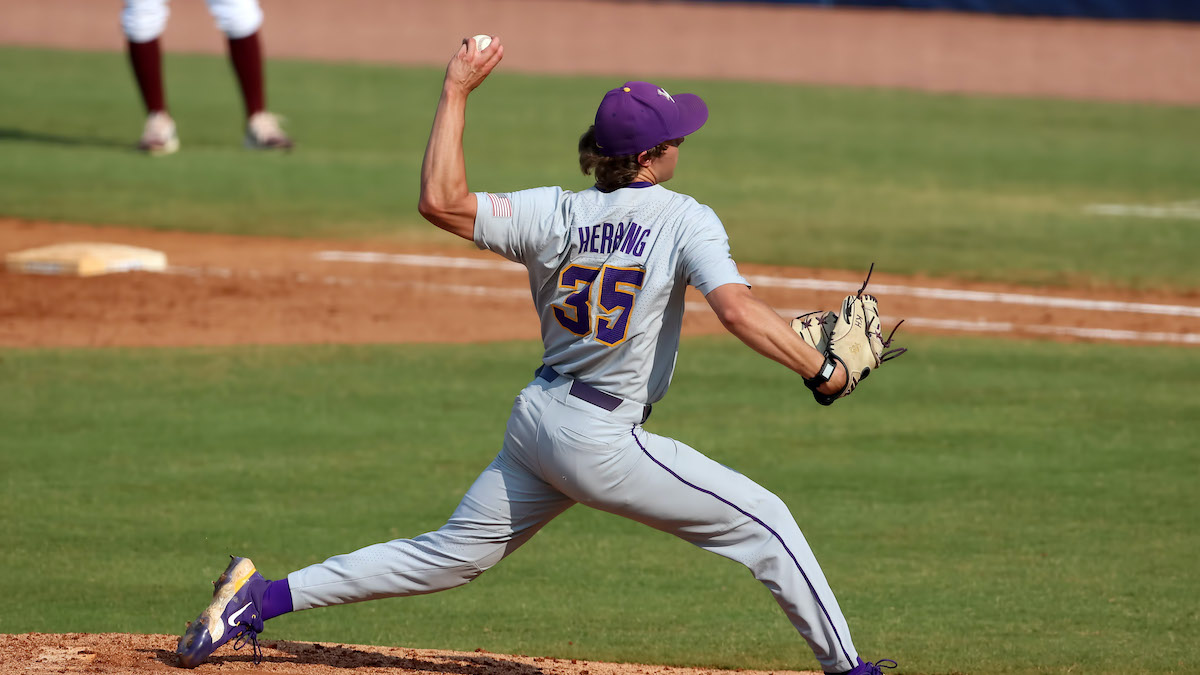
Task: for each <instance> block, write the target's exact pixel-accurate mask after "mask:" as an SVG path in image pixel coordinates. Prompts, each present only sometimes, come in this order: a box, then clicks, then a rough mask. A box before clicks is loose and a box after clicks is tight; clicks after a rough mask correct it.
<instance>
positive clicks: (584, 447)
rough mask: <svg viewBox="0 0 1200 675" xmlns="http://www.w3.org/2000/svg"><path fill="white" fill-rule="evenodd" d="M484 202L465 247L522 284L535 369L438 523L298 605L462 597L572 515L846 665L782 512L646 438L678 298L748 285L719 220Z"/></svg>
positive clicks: (512, 200)
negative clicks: (710, 576) (751, 594)
mask: <svg viewBox="0 0 1200 675" xmlns="http://www.w3.org/2000/svg"><path fill="white" fill-rule="evenodd" d="M635 185H636V184H635ZM477 200H478V206H479V209H478V214H477V216H476V219H475V242H476V244H477V245H479V246H480V247H482V248H487V249H490V250H492V251H495V252H497V253H499V254H501V255H503V256H505V257H507V258H509V259H511V260H515V261H518V262H520V263H523V264H524V265H525V266H526V267H527V268H528V270H529V282H530V289H531V291H532V293H533V297H534V300H535V303H536V307H537V311H538V312H539V315H540V318H541V330H542V339H543V341H544V343H545V354H544V356H543V365H542V367H541V368H539V370H538V373H537V375H536V376H535V377H534V379H533V381H531V382H530V383H529V384H528V385H527V386H526V387H525V388H524V389H523V390H522V391H521V393H520V394H519V395H518V396H517V398H516V401H515V402H514V404H513V408H512V414H511V415H510V417H509V420H508V425H507V428H506V430H505V435H504V440H503V444H502V446H501V449H500V452H499V454H497V456H496V458H495V459H494V460H493V461H492V463H491V464H490V465H489V466H488V467H487V468H486V469H485V470H484V471H483V473H482V474H481V475H480V476H479V477H478V478H477V479H476V480H475V482H474V484H472V485H471V487H470V489H468V490H467V493H466V495H465V496H464V497H463V499H462V501H461V502H460V503H459V505H458V508H457V509H456V510H455V511H454V513H453V514H452V515H451V517H450V520H449V521H448V522H447V523H446V524H445V525H443V526H442V527H441V528H439V529H438V530H436V531H434V532H429V533H426V534H423V535H420V536H418V537H414V538H412V539H397V540H395V541H390V542H386V543H382V544H375V545H372V546H367V547H366V548H362V549H359V550H358V551H355V552H353V553H348V554H345V555H340V556H335V557H333V558H330V559H329V560H326V561H325V562H323V563H320V564H317V565H312V566H310V567H307V568H305V569H302V570H299V571H296V572H292V573H291V574H290V575H288V583H289V585H290V587H291V593H292V605H293V608H294V609H296V610H302V609H308V608H312V607H321V606H327V605H336V604H344V603H349V602H358V601H361V600H369V599H373V598H380V597H394V596H407V595H415V594H420V593H432V592H436V591H440V590H444V589H447V588H453V587H455V586H460V585H462V584H465V583H467V582H469V581H471V580H472V579H474V578H475V577H477V576H478V575H480V574H482V573H483V572H484V571H486V570H487V569H488V568H490V567H491V566H493V565H495V564H496V563H498V562H499V561H500V560H501V559H503V558H504V557H505V556H506V555H508V554H509V553H512V552H513V551H515V550H516V549H517V548H518V547H519V546H520V545H521V544H523V543H524V542H526V541H528V540H529V538H530V537H532V536H533V535H534V534H535V533H537V531H538V530H540V529H541V528H542V526H544V525H545V524H546V523H548V522H549V521H550V520H551V519H553V518H554V517H555V516H557V515H558V514H560V513H562V512H563V511H565V510H566V509H567V508H569V507H571V506H572V505H574V504H576V503H581V504H585V505H587V506H591V507H593V508H597V509H601V510H604V511H608V512H610V513H615V514H618V515H621V516H624V517H627V518H630V519H633V520H636V521H638V522H641V523H645V524H646V525H649V526H651V527H653V528H656V529H659V530H662V531H664V532H669V533H671V534H674V535H676V536H678V537H680V538H682V539H684V540H686V541H689V542H691V543H693V544H695V545H696V546H699V547H701V548H703V549H705V550H708V551H712V552H714V553H716V554H718V555H722V556H725V557H727V558H730V559H732V560H736V561H738V562H740V563H742V564H743V565H745V566H746V567H747V568H749V569H750V571H751V572H752V573H753V574H754V576H755V578H757V579H758V580H759V581H761V582H762V583H763V584H764V585H765V586H766V587H767V588H768V589H769V590H770V591H771V593H772V594H773V595H774V597H775V599H776V601H777V602H778V603H779V605H780V607H782V608H783V610H784V612H785V613H786V614H787V616H788V618H789V620H790V621H791V622H792V624H793V625H794V626H795V627H796V629H797V630H798V631H799V632H800V634H801V635H803V637H804V638H805V639H806V640H807V641H808V644H809V646H810V648H811V649H812V651H813V653H814V655H815V656H816V657H817V660H818V661H819V662H820V663H821V665H822V667H823V668H824V670H825V671H826V672H835V673H836V672H844V671H848V670H850V669H851V668H853V667H855V666H856V665H857V664H858V663H859V661H858V655H857V652H856V651H855V649H854V645H853V644H852V642H851V639H850V631H849V628H848V627H847V625H846V621H845V618H844V617H843V616H842V613H841V610H840V609H839V607H838V604H837V601H836V600H835V599H834V596H833V593H832V591H831V590H830V588H829V586H828V584H827V583H826V581H825V577H824V574H823V573H822V571H821V568H820V566H819V565H818V564H817V561H816V559H815V557H814V556H813V554H812V551H811V550H810V549H809V547H808V543H807V542H806V541H805V539H804V535H803V534H802V533H801V531H800V528H799V527H798V526H797V525H796V522H795V519H794V518H793V517H792V515H791V513H790V512H789V511H788V508H787V506H786V505H785V504H784V503H783V501H782V500H780V499H779V498H778V497H776V496H775V495H774V494H772V493H770V492H769V491H767V490H766V489H764V488H763V487H761V486H759V485H758V484H756V483H755V482H754V481H752V480H750V479H749V478H747V477H746V476H743V475H742V474H740V473H738V472H736V471H734V470H732V469H730V468H728V467H726V466H724V465H722V464H719V463H717V462H715V461H713V460H711V459H709V458H708V457H706V456H704V455H703V454H701V453H699V452H697V451H696V450H694V449H692V448H691V447H689V446H687V445H685V444H683V443H680V442H679V441H676V440H674V439H671V438H668V437H666V436H661V435H658V434H654V433H651V432H648V431H646V430H645V429H644V428H643V427H642V422H643V421H644V420H645V417H646V415H647V414H648V404H650V403H653V402H655V401H657V400H658V399H660V398H661V397H662V396H663V394H664V393H665V392H666V390H667V386H668V384H669V383H670V379H671V373H672V371H673V369H674V364H675V357H676V353H677V347H678V344H679V330H680V323H681V319H682V314H683V295H684V290H685V289H686V287H687V286H688V285H689V284H690V285H692V286H695V287H696V288H698V289H699V290H700V291H702V292H704V293H708V292H710V291H711V290H712V289H714V288H717V287H718V286H721V285H724V284H730V283H741V284H744V283H745V280H744V279H743V278H742V277H741V276H740V275H739V274H738V272H737V267H736V265H734V263H733V260H732V259H731V258H730V255H729V246H728V241H727V238H726V234H725V230H724V228H723V227H722V225H721V223H720V221H719V220H718V219H717V217H716V215H715V214H714V213H713V212H712V210H711V209H709V208H708V207H705V206H703V205H701V204H698V203H697V202H696V201H695V200H693V199H692V198H690V197H687V196H684V195H680V194H677V193H674V192H671V191H670V190H667V189H665V188H663V187H661V186H649V185H646V186H645V187H635V186H630V187H626V188H622V189H619V190H616V191H614V192H611V193H604V192H600V191H599V190H596V189H594V188H593V189H590V190H585V191H583V192H578V193H572V192H565V191H563V190H561V189H558V188H539V189H533V190H525V191H521V192H514V193H510V194H488V193H480V194H478V195H477Z"/></svg>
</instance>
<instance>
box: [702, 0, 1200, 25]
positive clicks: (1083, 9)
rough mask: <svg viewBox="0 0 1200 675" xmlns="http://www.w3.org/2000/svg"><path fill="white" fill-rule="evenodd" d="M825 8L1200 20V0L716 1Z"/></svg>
mask: <svg viewBox="0 0 1200 675" xmlns="http://www.w3.org/2000/svg"><path fill="white" fill-rule="evenodd" d="M716 1H718V2H760V3H763V2H765V3H772V4H792V5H821V6H825V7H887V8H892V9H941V10H951V11H964V12H984V13H988V14H1023V15H1027V16H1057V17H1067V16H1076V17H1091V18H1096V19H1155V20H1167V21H1200V0H716Z"/></svg>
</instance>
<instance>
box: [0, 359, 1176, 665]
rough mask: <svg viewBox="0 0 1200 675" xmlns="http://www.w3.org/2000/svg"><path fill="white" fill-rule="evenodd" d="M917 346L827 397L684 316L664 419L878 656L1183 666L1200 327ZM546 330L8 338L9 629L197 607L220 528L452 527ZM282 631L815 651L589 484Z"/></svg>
mask: <svg viewBox="0 0 1200 675" xmlns="http://www.w3.org/2000/svg"><path fill="white" fill-rule="evenodd" d="M912 345H913V347H914V350H913V353H912V354H910V355H909V356H906V357H905V359H903V360H901V361H898V362H896V363H895V365H894V366H889V367H894V371H893V373H892V374H891V375H883V376H880V377H877V378H872V380H871V386H868V387H864V389H863V390H862V392H859V393H856V394H855V397H856V400H854V401H852V402H849V403H843V404H839V405H835V406H833V407H832V408H828V409H825V408H820V407H819V406H817V405H815V404H814V403H812V401H811V400H809V399H808V397H807V396H806V395H805V394H806V392H805V391H804V390H803V389H802V388H800V387H798V386H797V381H796V380H795V378H792V377H790V376H788V375H787V373H785V372H784V371H783V370H782V369H781V368H779V367H778V366H776V365H774V364H772V363H769V362H767V361H765V360H764V359H761V358H760V357H758V356H757V355H755V354H753V353H752V352H750V351H749V350H748V349H746V348H744V347H742V346H741V345H740V344H738V343H737V342H736V341H733V340H732V339H717V338H711V339H694V340H689V341H687V342H686V343H685V344H684V347H683V349H682V352H681V357H680V370H679V373H678V376H677V378H676V383H675V387H674V388H673V390H672V393H671V394H670V395H669V396H668V397H667V399H665V400H664V402H663V403H662V404H661V405H659V406H657V409H656V411H655V415H654V418H653V419H652V420H651V422H650V423H649V425H648V428H650V429H652V430H654V431H657V432H659V433H667V434H669V435H673V436H675V437H677V438H679V439H680V440H683V441H685V442H689V443H691V444H692V445H694V446H696V447H698V448H700V449H702V450H703V451H705V452H707V453H708V454H710V455H711V456H712V457H713V458H715V459H717V460H718V461H721V462H723V463H726V464H729V465H731V466H733V467H734V468H736V469H738V470H739V471H742V472H744V473H746V474H747V475H749V476H751V477H752V478H755V479H757V480H759V481H760V482H762V483H763V484H764V485H765V486H767V487H768V488H770V489H772V490H773V491H775V492H776V493H777V494H779V495H780V496H782V497H783V498H784V499H785V500H786V501H787V502H788V503H789V505H791V507H792V509H793V512H794V514H795V515H796V517H797V520H798V521H799V522H800V523H801V525H802V527H803V528H804V530H805V533H806V535H807V536H808V538H809V540H810V542H811V544H812V546H813V548H814V550H815V551H816V552H817V554H818V557H819V559H820V560H821V561H822V564H823V566H824V568H825V571H826V573H827V575H828V577H829V579H830V582H831V584H832V585H833V587H834V589H835V591H836V592H837V593H838V596H839V600H840V602H841V603H842V605H843V608H844V610H845V612H846V613H847V615H848V617H849V619H850V621H851V625H852V627H853V630H854V631H855V633H854V635H855V640H856V643H857V644H858V646H859V648H860V649H861V650H862V651H863V653H864V654H865V655H866V656H868V657H872V656H873V657H885V656H886V657H891V658H895V659H897V660H898V661H900V662H901V663H902V664H903V665H904V666H905V672H910V673H912V672H918V673H954V672H958V673H1067V672H1079V671H1083V672H1089V673H1122V674H1128V673H1139V672H1147V673H1148V672H1186V671H1187V669H1188V668H1190V666H1189V665H1188V663H1190V659H1191V657H1192V655H1193V653H1194V645H1195V644H1196V642H1197V640H1200V622H1197V618H1200V617H1197V610H1196V605H1195V602H1194V600H1195V597H1196V594H1197V591H1200V588H1198V586H1197V581H1196V577H1195V574H1194V567H1195V559H1196V555H1197V553H1200V534H1198V531H1197V528H1196V527H1195V525H1196V514H1197V513H1198V512H1200V497H1198V496H1197V492H1196V490H1195V489H1194V485H1193V483H1194V482H1195V466H1196V459H1197V456H1196V446H1195V436H1196V422H1195V419H1197V414H1196V413H1197V410H1196V399H1195V396H1194V383H1195V381H1196V379H1197V378H1198V377H1200V366H1198V365H1197V362H1196V360H1195V356H1194V354H1193V353H1192V352H1191V351H1190V350H1184V349H1169V348H1159V349H1144V350H1139V351H1138V352H1136V353H1137V355H1138V357H1139V358H1137V359H1136V362H1137V363H1138V369H1139V372H1140V373H1141V375H1142V376H1143V377H1142V378H1138V379H1131V378H1127V377H1120V378H1117V377H1116V374H1118V373H1128V372H1129V368H1130V363H1131V354H1133V352H1132V351H1131V350H1128V349H1125V348H1121V347H1116V346H1103V345H1061V344H1022V343H1018V342H992V341H983V340H979V341H953V340H943V339H917V340H913V341H912ZM539 356H540V352H539V349H538V345H536V344H534V343H530V342H519V343H506V344H499V345H495V346H492V347H489V348H488V349H486V350H484V349H479V350H471V351H467V350H463V349H461V348H459V347H434V346H423V347H422V346H415V347H414V346H408V347H405V346H389V347H303V348H301V347H297V348H272V349H268V348H233V349H161V350H140V351H139V350H99V351H56V350H54V351H51V350H47V351H8V352H5V353H4V354H3V359H2V361H0V428H3V429H5V430H6V433H5V434H4V435H3V437H0V476H2V477H3V478H2V479H0V480H2V485H3V491H2V493H0V512H3V513H4V514H5V515H4V519H3V523H4V530H5V532H4V541H5V546H4V547H3V548H2V549H0V566H2V567H3V569H4V570H5V574H4V575H3V577H0V594H2V596H3V597H4V598H5V603H4V609H3V611H0V632H5V633H13V632H25V631H39V632H60V631H62V632H68V631H71V632H73V631H134V632H153V633H175V632H177V631H178V630H179V629H180V628H181V627H182V624H183V622H184V621H186V620H188V619H190V618H192V617H193V615H194V614H195V613H197V612H198V611H199V610H200V609H201V608H202V607H203V605H204V604H205V602H206V592H207V586H208V583H207V582H208V580H209V578H210V577H215V575H216V573H217V572H219V570H220V568H221V567H222V566H223V562H222V559H223V558H224V556H225V555H226V554H227V553H231V552H233V553H239V554H245V555H250V556H252V557H253V558H254V559H255V560H256V562H257V563H258V564H259V567H260V568H261V569H263V570H264V573H266V574H267V575H268V576H272V575H276V576H277V575H282V574H284V573H286V572H288V571H290V570H292V569H295V568H298V567H301V566H304V565H306V564H309V563H312V562H317V561H320V560H323V559H324V558H325V557H327V556H329V555H333V554H336V553H342V552H346V551H349V550H352V549H354V548H357V547H359V546H362V545H366V544H370V543H374V542H376V541H383V540H387V539H391V538H396V537H406V536H414V535H416V534H419V533H421V532H424V531H426V530H429V529H434V528H436V527H438V526H439V525H440V524H441V523H442V522H444V519H445V518H446V517H447V516H448V515H449V513H450V511H451V510H452V509H453V507H454V506H455V504H456V503H457V501H458V498H459V496H460V495H461V493H462V491H464V490H465V489H466V487H467V486H468V485H469V484H470V482H471V481H472V480H473V479H474V477H475V475H476V474H477V473H478V471H480V470H482V468H483V467H484V466H485V465H486V464H487V462H488V461H489V460H490V458H491V456H492V455H493V454H494V453H495V451H496V450H497V449H498V443H499V440H500V438H501V435H502V432H503V425H504V420H505V418H506V417H507V412H508V406H509V404H510V401H511V399H512V396H513V395H515V392H516V391H517V390H518V389H519V388H520V387H521V386H522V385H523V384H524V383H525V382H526V381H527V380H528V378H529V375H530V372H531V369H532V365H533V364H535V363H536V362H537V360H538V358H539ZM467 372H469V373H472V375H471V376H470V377H465V376H460V375H459V374H460V373H467ZM1047 376H1049V377H1047ZM1115 379H1120V380H1121V382H1120V384H1119V386H1118V385H1115V384H1114V380H1115ZM431 383H436V385H433V384H431ZM268 630H269V632H268V633H267V634H266V637H269V638H275V639H293V640H324V641H344V642H351V643H374V644H389V645H405V646H414V647H441V648H454V649H463V650H471V649H475V648H476V647H482V648H484V649H487V650H490V651H497V652H502V653H526V654H541V655H556V656H560V657H569V658H575V657H579V658H587V659H605V660H618V661H634V662H661V663H688V664H703V665H708V666H722V667H730V668H732V667H743V668H772V669H773V668H784V667H790V668H808V667H813V666H815V661H813V660H812V656H811V654H810V653H809V652H808V651H807V648H806V647H805V646H804V643H803V642H802V641H801V640H800V639H799V637H798V636H797V635H796V634H795V633H794V632H793V631H792V629H791V627H790V626H789V625H788V624H787V621H786V620H785V618H784V617H783V614H782V613H781V612H780V611H779V609H778V608H777V607H776V606H775V603H774V602H773V601H772V599H771V598H770V596H769V595H768V593H767V592H766V591H765V589H763V588H762V587H761V586H759V585H758V584H757V583H756V582H755V581H754V580H753V579H752V578H751V577H750V575H749V574H748V573H746V572H745V571H744V570H743V569H742V568H741V567H739V566H738V565H736V564H733V563H730V562H728V561H725V560H724V559H721V558H718V557H716V556H712V555H709V554H706V553H704V552H702V551H699V550H698V549H694V548H692V547H691V546H690V545H687V544H684V543H682V542H680V541H677V540H674V539H673V538H671V537H669V536H666V535H663V534H661V533H658V532H655V531H652V530H650V529H648V528H645V527H643V526H640V525H637V524H634V523H631V522H627V521H623V520H621V519H618V518H616V517H614V516H610V515H607V514H601V513H599V512H593V511H589V510H587V509H585V508H584V507H576V508H574V509H572V510H571V511H569V512H568V513H567V514H565V515H564V516H562V517H561V518H560V519H559V520H557V521H555V522H554V523H552V524H551V525H550V526H549V527H548V528H547V529H546V530H545V531H544V532H542V533H541V534H539V535H538V536H537V537H536V538H534V540H533V541H532V542H530V543H529V544H528V545H527V546H526V547H525V548H524V549H522V550H521V551H519V552H517V553H516V554H514V555H513V556H512V557H511V558H509V559H508V560H506V561H504V562H503V563H501V564H500V565H499V566H498V567H497V568H495V569H494V570H492V571H490V572H488V573H487V574H485V575H484V576H483V577H481V578H480V579H479V580H478V581H476V582H474V583H472V584H471V585H469V586H467V587H466V588H462V589H455V590H453V591H449V592H446V593H442V594H437V595H433V596H423V597H417V598H409V599H396V600H384V601H377V602H372V603H365V604H362V605H355V606H346V607H337V608H327V609H320V610H314V611H310V612H302V613H298V614H294V615H288V616H285V617H282V618H280V619H279V620H277V621H274V622H272V623H271V624H270V626H269V627H268Z"/></svg>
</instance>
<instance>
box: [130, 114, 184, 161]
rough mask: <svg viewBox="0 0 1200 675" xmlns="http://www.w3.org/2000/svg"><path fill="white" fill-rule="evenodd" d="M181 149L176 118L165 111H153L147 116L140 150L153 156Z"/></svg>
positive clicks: (139, 143)
mask: <svg viewBox="0 0 1200 675" xmlns="http://www.w3.org/2000/svg"><path fill="white" fill-rule="evenodd" d="M178 149H179V136H178V135H177V134H176V133H175V120H173V119H171V116H170V115H168V114H167V113H166V112H165V111H161V110H160V111H158V112H152V113H150V115H149V116H147V117H146V126H145V127H143V128H142V138H141V140H139V141H138V150H141V151H142V152H146V153H149V154H150V155H151V156H153V157H162V156H163V155H169V154H171V153H173V152H175V151H176V150H178Z"/></svg>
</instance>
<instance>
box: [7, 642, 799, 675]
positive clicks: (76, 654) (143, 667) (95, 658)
mask: <svg viewBox="0 0 1200 675" xmlns="http://www.w3.org/2000/svg"><path fill="white" fill-rule="evenodd" d="M178 639H179V638H178V637H177V636H173V635H130V634H127V633H64V634H57V635H56V634H50V633H25V634H21V635H3V634H0V675H16V674H17V673H20V674H21V675H51V674H54V675H57V674H59V673H88V674H89V675H103V674H106V673H109V674H113V675H115V674H116V673H145V672H173V673H177V674H182V673H186V672H188V671H186V670H184V669H182V668H179V667H178V665H176V661H175V643H176V642H177V641H178ZM259 644H260V645H261V646H262V651H263V659H262V663H260V664H258V665H255V664H254V657H253V655H252V654H251V653H250V647H246V648H245V649H242V650H241V651H234V650H233V648H232V647H231V646H230V645H225V646H224V647H222V648H221V649H219V650H217V653H216V654H215V655H213V657H212V658H210V659H209V660H208V661H207V662H206V663H203V664H201V665H200V666H199V667H197V668H196V669H195V671H194V672H196V673H205V672H209V673H216V672H226V673H227V672H238V673H287V674H288V675H348V673H349V672H350V669H353V671H354V672H355V673H372V674H381V675H383V674H386V675H418V674H424V673H446V674H449V675H720V674H721V673H725V672H728V671H718V670H713V669H704V668H675V667H670V666H645V665H638V664H630V663H600V662H596V661H582V660H576V659H552V658H543V657H537V656H509V655H506V654H493V653H490V652H485V651H483V650H482V649H479V650H476V651H474V652H447V651H439V650H433V649H405V648H398V647H369V646H364V645H342V644H332V643H318V642H288V641H283V640H260V641H259ZM736 672H737V673H738V675H819V674H817V673H810V672H807V671H806V672H804V673H800V672H796V671H782V670H779V671H771V672H770V673H767V672H763V671H752V670H739V671H736Z"/></svg>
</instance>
